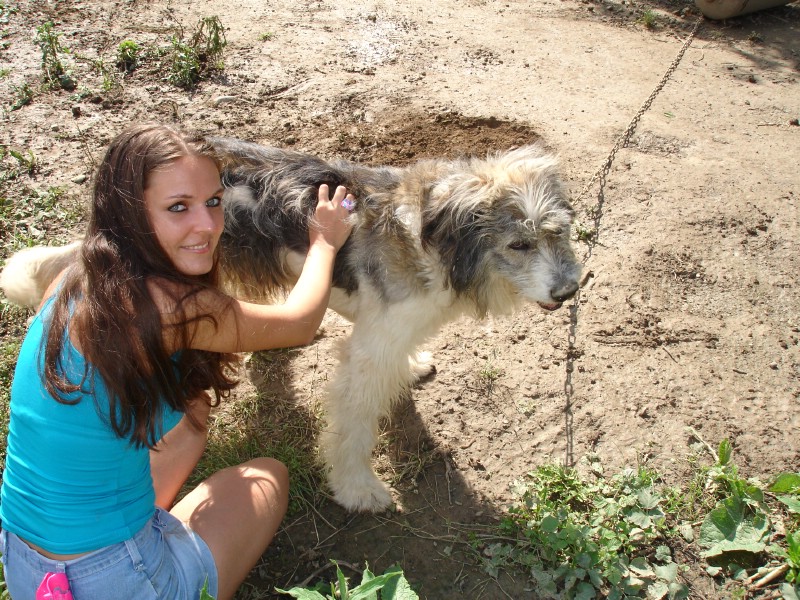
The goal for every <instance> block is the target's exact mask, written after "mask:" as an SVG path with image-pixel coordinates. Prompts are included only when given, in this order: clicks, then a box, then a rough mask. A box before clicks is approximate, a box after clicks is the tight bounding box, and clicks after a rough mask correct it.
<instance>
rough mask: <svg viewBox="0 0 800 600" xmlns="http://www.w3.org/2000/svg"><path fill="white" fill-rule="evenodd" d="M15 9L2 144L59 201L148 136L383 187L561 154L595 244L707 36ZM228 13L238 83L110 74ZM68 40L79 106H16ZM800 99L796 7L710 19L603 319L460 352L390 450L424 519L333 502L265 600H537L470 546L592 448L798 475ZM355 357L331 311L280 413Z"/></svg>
mask: <svg viewBox="0 0 800 600" xmlns="http://www.w3.org/2000/svg"><path fill="white" fill-rule="evenodd" d="M2 6H4V7H5V9H6V11H5V13H4V14H3V17H4V18H3V22H2V23H0V29H1V30H2V32H3V34H2V37H0V45H1V46H2V49H0V68H1V69H4V70H7V71H6V72H5V73H4V76H3V77H2V78H0V98H4V99H5V100H3V103H4V110H3V113H2V121H3V126H2V131H1V132H0V144H2V145H3V146H5V147H7V148H11V149H16V150H19V151H21V152H23V153H26V152H27V151H28V150H30V151H31V152H32V153H33V154H34V155H35V156H36V157H37V159H38V161H39V172H38V173H37V174H36V175H35V179H34V181H33V183H32V185H33V187H37V188H42V189H46V188H48V187H50V186H63V187H64V189H66V190H67V193H68V194H69V195H71V196H72V197H80V196H85V195H86V194H87V193H88V189H89V188H88V186H89V183H88V180H87V179H86V178H87V176H90V175H91V171H92V160H97V159H98V158H99V156H100V154H101V152H102V148H103V146H104V145H105V144H106V143H107V142H108V141H109V139H110V138H111V137H112V136H113V135H115V134H116V133H117V132H119V131H120V130H121V129H122V128H124V127H125V126H126V125H128V124H130V123H132V122H135V121H141V120H145V119H158V120H163V121H170V122H171V121H179V122H181V123H184V124H186V125H189V126H192V127H196V128H200V129H203V130H205V131H210V132H215V133H222V134H225V135H232V136H238V137H243V138H249V139H252V140H256V141H260V142H263V143H267V144H274V145H280V146H286V147H292V148H296V149H301V150H306V151H310V152H313V153H317V154H320V155H322V156H325V157H333V156H340V157H344V158H348V159H353V160H360V161H365V162H368V163H373V164H378V163H388V164H397V165H400V164H404V163H407V162H408V161H411V160H414V159H416V158H421V157H426V156H436V155H439V156H455V155H461V154H485V153H486V152H487V151H492V150H500V149H507V148H510V147H513V146H518V145H520V144H524V143H530V142H532V141H537V140H538V141H539V142H541V143H542V144H544V145H545V146H546V147H547V148H549V149H550V150H552V151H553V152H555V153H557V154H558V156H559V157H560V161H561V165H562V172H563V177H564V180H565V182H566V183H567V186H568V188H569V190H570V191H571V194H572V196H573V198H574V199H575V206H576V209H577V210H578V219H579V220H580V221H581V222H582V223H584V224H588V225H591V224H593V223H594V221H593V218H592V216H591V215H592V213H591V211H592V209H593V208H596V207H597V206H598V191H599V190H598V187H597V186H594V187H593V189H592V190H590V191H589V193H587V194H585V195H583V196H582V197H579V195H580V193H581V191H582V190H583V189H584V187H585V186H586V185H587V183H588V182H589V180H590V179H591V176H592V175H593V174H594V173H595V172H596V171H597V169H598V168H599V167H600V166H601V165H602V164H603V162H604V161H605V160H606V158H607V156H608V154H609V151H610V150H611V148H612V147H613V145H614V143H615V141H616V139H617V138H618V136H619V135H620V134H622V132H623V131H624V130H625V128H626V127H627V125H628V123H629V122H630V121H631V119H632V118H633V117H634V115H636V113H637V111H638V110H639V108H640V106H641V105H642V103H643V102H644V100H645V99H646V98H648V96H649V95H650V93H651V92H652V91H653V89H654V88H655V86H656V84H657V83H658V82H659V80H660V79H661V77H662V75H663V73H664V72H665V71H666V69H667V67H668V66H669V65H670V63H671V62H672V61H673V59H674V58H675V56H676V55H677V53H678V50H679V49H680V47H681V45H682V43H683V41H684V40H685V38H686V36H687V35H688V33H689V31H690V30H691V28H692V25H693V24H694V22H695V21H696V19H697V17H698V12H697V10H696V9H695V8H694V7H693V5H692V4H690V3H686V2H682V1H677V0H676V1H667V0H653V1H652V2H649V3H640V2H638V0H637V1H627V0H613V1H608V2H606V1H595V0H581V1H576V0H543V1H541V2H528V1H525V0H500V1H495V0H434V1H424V0H408V1H407V2H403V3H394V2H385V1H382V0H366V1H364V2H359V3H352V2H347V1H345V0H319V1H317V0H303V1H299V2H278V1H276V0H259V1H257V2H256V1H252V0H242V1H241V2H236V3H231V2H222V1H220V0H200V1H198V0H194V1H191V2H189V1H186V0H175V1H173V2H158V1H155V0H153V1H145V0H128V1H116V2H109V1H100V0H97V1H91V2H90V1H83V2H81V1H77V0H62V1H58V2H55V1H53V2H45V1H36V0H30V1H27V2H26V1H19V2H14V1H13V0H12V1H6V2H4V3H3V5H2ZM9 8H13V9H15V10H14V11H9V10H8V9H9ZM647 9H649V10H651V11H652V13H650V14H652V15H655V16H656V22H655V27H654V28H648V27H645V24H644V21H643V18H642V17H643V13H644V11H645V10H647ZM208 16H217V17H219V19H220V21H221V22H222V23H223V24H224V26H225V27H226V30H225V34H226V37H227V42H228V46H227V48H226V49H225V56H224V59H225V68H224V71H223V72H222V73H221V74H219V75H217V76H215V77H213V78H212V79H211V80H208V81H205V82H203V83H201V84H200V85H199V86H198V88H197V89H195V90H194V91H190V92H187V91H183V90H180V89H178V88H176V87H175V86H173V85H170V84H169V83H168V82H166V81H165V80H164V75H165V73H164V71H163V69H159V68H158V66H157V64H156V63H155V62H154V61H155V59H153V61H151V62H150V64H149V65H148V64H146V63H143V65H142V67H141V68H140V69H137V70H136V71H133V72H132V73H131V74H129V75H128V76H126V77H125V78H124V79H123V80H121V87H119V86H116V87H114V88H113V89H110V90H107V91H103V90H102V76H101V73H100V71H98V69H96V68H94V69H93V68H92V64H93V63H92V61H96V60H97V59H103V60H104V61H105V63H106V64H107V65H113V61H114V59H113V57H114V54H115V51H116V48H117V46H118V44H119V43H120V42H121V41H122V40H124V39H126V38H130V39H134V40H136V41H137V42H138V43H139V44H140V45H147V44H151V45H162V46H165V45H168V44H169V37H170V35H172V34H173V33H174V32H175V27H176V25H178V24H179V25H181V26H183V28H184V29H185V30H188V29H190V28H191V27H192V26H194V24H195V23H196V22H197V20H198V19H199V18H201V17H208ZM46 20H52V21H53V23H54V25H55V29H56V30H58V31H59V32H62V33H63V34H64V35H63V36H62V38H61V42H62V44H63V45H64V46H66V47H69V48H71V49H72V53H73V54H72V56H71V57H70V58H69V59H68V60H69V62H70V64H71V65H73V68H74V70H75V74H76V79H77V83H78V88H77V89H76V90H74V91H72V92H65V91H56V92H47V93H44V94H37V95H36V96H35V97H34V99H33V101H32V102H31V103H30V104H29V105H26V106H23V107H22V108H20V109H18V110H11V109H10V105H11V100H9V99H11V98H13V97H14V96H15V95H16V94H17V93H18V90H19V88H20V86H22V85H23V84H24V83H28V84H30V85H31V87H36V86H38V85H39V83H38V82H39V81H40V78H41V54H40V51H39V49H38V48H37V47H36V45H35V44H34V42H33V38H34V35H35V29H36V27H37V26H39V25H41V24H42V23H43V22H45V21H46ZM95 64H96V63H95ZM799 78H800V5H798V4H797V3H795V4H790V5H787V6H785V7H781V8H777V9H774V10H770V11H765V12H761V13H756V14H753V15H751V16H747V17H743V18H740V19H734V20H730V21H727V22H711V21H705V22H704V23H703V24H702V25H701V27H700V29H699V31H698V33H697V36H696V38H695V40H694V41H693V43H692V45H691V47H690V48H689V50H688V51H687V52H686V54H685V56H684V58H683V61H682V62H681V64H680V65H679V67H678V68H677V70H676V71H675V73H674V74H673V75H672V77H671V78H670V79H669V81H668V82H667V84H666V86H665V87H664V89H663V91H662V92H661V93H660V95H658V97H657V98H656V99H655V101H654V102H653V104H652V106H651V107H650V109H649V110H648V111H647V112H646V113H645V114H644V115H643V116H642V118H641V121H640V122H639V125H638V128H637V129H636V131H635V133H634V135H633V137H632V139H631V143H630V144H629V146H628V147H627V148H624V149H622V150H620V151H619V152H618V153H617V155H616V157H615V160H614V162H613V166H612V168H611V171H610V173H609V174H608V177H607V183H606V186H605V188H604V190H603V191H604V196H603V203H602V206H601V207H600V208H601V209H602V211H601V213H600V219H599V222H598V223H599V244H598V245H596V246H595V247H594V248H593V250H592V253H591V256H590V257H589V259H588V261H587V265H586V268H587V271H590V272H591V276H590V277H589V278H588V281H587V284H586V286H585V288H584V289H583V291H582V293H581V295H580V301H579V303H578V304H577V305H576V306H573V307H572V308H570V307H568V306H565V307H564V308H563V309H562V310H561V311H560V312H558V313H555V314H544V313H542V312H541V311H540V310H539V309H538V308H536V307H530V308H529V309H527V310H524V311H523V312H521V313H519V314H517V315H515V316H513V317H508V318H499V319H495V320H491V321H488V322H482V323H477V322H472V321H466V320H465V321H461V322H457V323H454V324H452V325H450V326H448V327H446V328H445V329H444V330H442V331H441V332H440V333H439V335H437V336H436V337H435V338H434V339H433V340H432V341H431V342H430V344H429V345H428V348H427V349H429V350H431V351H433V353H434V355H435V360H436V368H437V372H436V374H435V375H434V376H432V377H431V378H429V379H428V380H426V381H424V382H423V383H422V384H421V385H419V386H418V388H417V389H415V390H414V392H413V394H412V398H410V399H409V402H408V403H407V404H404V405H403V406H401V407H399V408H398V414H397V415H395V418H394V420H393V422H392V424H391V426H390V428H389V433H388V435H387V438H388V440H389V441H388V442H387V444H386V445H385V447H384V448H383V450H382V453H383V455H384V459H385V460H384V461H383V462H384V463H388V464H390V465H391V466H390V467H387V468H386V469H384V474H385V476H386V477H387V479H390V478H392V480H393V481H395V486H394V489H395V491H396V500H397V502H398V503H399V505H400V506H401V507H402V508H401V510H398V511H395V512H391V513H386V514H383V515H348V514H347V513H345V512H344V511H343V510H341V509H340V508H338V507H337V506H336V505H334V504H333V503H332V502H324V503H322V505H321V506H319V507H317V508H316V509H314V510H313V511H309V512H306V513H305V514H303V515H300V516H295V517H294V518H292V519H290V520H288V521H287V522H286V526H285V528H284V530H283V531H282V532H281V533H280V535H279V537H278V538H277V540H276V542H275V544H274V545H273V546H272V547H271V549H270V550H269V551H268V553H267V555H265V560H264V563H263V565H261V566H260V567H259V568H258V569H257V570H256V571H255V572H254V574H253V577H252V579H251V581H250V587H248V588H247V589H243V591H242V593H241V594H240V595H241V597H242V598H244V597H248V598H249V597H266V596H265V595H257V594H266V593H267V591H268V590H270V589H272V587H273V586H275V585H278V586H280V587H288V586H291V585H293V584H294V583H295V582H297V581H301V580H304V579H305V578H306V577H307V576H309V575H310V574H312V573H314V572H315V571H317V570H318V569H320V568H323V567H325V565H326V559H328V558H335V559H338V560H341V561H345V562H348V563H351V564H359V565H363V561H364V560H365V559H366V560H369V562H370V566H371V567H372V569H373V570H374V571H376V572H383V570H384V569H385V568H386V567H388V566H389V565H391V564H400V565H401V566H402V567H403V568H404V570H405V573H406V576H407V577H408V579H409V580H410V581H411V582H412V584H413V585H414V586H415V588H416V589H418V591H419V593H420V596H421V597H423V598H430V599H437V598H445V597H448V598H449V597H460V598H487V599H493V598H508V597H511V598H521V597H531V591H530V587H529V586H528V584H527V582H525V581H524V580H521V579H514V578H511V577H509V576H507V575H503V576H501V577H500V579H499V580H497V581H494V580H491V579H490V578H489V577H488V576H487V575H486V574H485V573H484V572H483V570H482V569H481V568H480V566H479V565H475V564H474V561H473V560H472V559H471V558H470V556H469V554H468V553H467V552H466V551H465V550H463V549H462V547H461V546H460V545H459V544H458V543H451V542H448V541H446V540H452V539H453V538H452V536H454V535H456V534H457V533H458V532H459V531H460V529H459V527H460V526H461V525H462V524H464V525H469V524H476V523H492V522H493V519H494V518H495V517H496V515H497V514H498V513H499V512H500V511H501V510H502V508H503V507H504V506H506V505H507V504H508V502H509V500H510V496H509V492H508V486H509V484H510V483H511V482H512V481H513V480H514V479H515V478H517V477H520V476H522V475H524V473H525V472H526V471H527V470H529V469H530V468H532V467H535V466H536V465H540V464H543V463H547V462H563V463H567V464H575V463H577V462H578V461H579V459H580V458H581V457H582V456H584V455H585V454H586V453H587V452H590V451H591V452H596V453H598V454H599V456H600V457H601V459H602V460H603V462H604V463H605V464H606V465H607V466H608V467H609V468H610V469H614V468H619V467H622V466H624V465H635V464H637V462H639V463H640V462H642V461H645V460H647V461H649V463H650V464H652V465H653V466H654V467H655V468H657V469H658V470H660V471H661V472H663V473H665V476H666V477H668V478H670V477H671V478H673V479H674V480H675V481H679V480H680V477H681V476H682V475H684V474H685V473H686V472H687V469H688V463H687V461H686V457H687V456H688V455H689V454H690V452H691V448H690V443H691V442H692V441H693V440H692V437H691V434H690V433H689V428H692V429H693V430H694V431H696V432H697V433H698V434H699V436H701V437H702V438H703V439H704V440H705V441H707V442H708V443H710V444H711V445H714V446H715V445H716V444H717V443H718V442H719V441H720V440H722V439H724V438H727V439H729V440H730V441H731V442H732V444H733V446H734V448H735V454H734V459H735V461H736V463H737V464H738V465H739V467H740V470H741V472H742V473H743V474H745V475H747V476H754V477H761V478H763V479H768V478H769V476H770V475H771V474H776V473H778V472H781V471H788V470H797V469H798V465H800V417H798V414H799V412H800V411H798V403H799V402H800V400H799V399H798V395H799V393H800V387H799V386H798V377H800V314H799V309H800V287H798V286H799V285H800V284H799V282H798V277H797V273H798V269H799V268H800V248H799V247H798V243H797V240H798V237H800V230H798V216H800V213H798V203H800V172H799V171H798V156H800V126H798V118H799V117H800V83H798V79H799ZM594 214H595V215H596V214H597V213H596V211H595V213H594ZM7 233H8V232H4V235H6V234H7ZM578 250H579V252H581V253H584V252H586V250H587V247H586V246H585V245H580V246H579V248H578ZM346 334H347V325H346V323H345V322H344V321H342V320H341V319H339V318H338V317H336V316H335V315H330V316H329V317H328V318H327V319H326V323H325V332H324V335H322V336H321V337H320V339H319V340H318V341H317V342H316V343H315V344H314V345H312V346H310V347H308V348H306V349H304V350H302V351H301V352H296V353H292V354H291V357H290V358H287V360H286V362H285V364H283V365H282V366H281V369H282V374H283V376H282V377H281V378H280V382H279V384H275V382H274V381H273V382H272V383H271V384H270V385H269V386H268V387H269V390H270V391H271V392H272V393H273V396H274V398H275V402H281V403H292V404H293V405H296V406H297V407H299V408H300V409H302V408H303V407H305V408H309V407H312V409H313V406H314V405H315V403H316V402H318V400H319V398H320V395H321V394H322V393H323V389H324V385H323V384H324V381H325V379H326V376H327V374H328V373H330V372H331V369H332V368H333V364H334V362H333V345H334V343H335V342H336V340H337V339H339V338H341V337H343V336H345V335H346ZM329 575H331V571H330V570H328V571H326V572H324V573H323V577H327V576H329ZM687 577H690V580H689V583H690V587H691V589H692V596H693V597H697V598H715V597H723V596H724V595H725V594H724V592H721V591H719V589H718V588H717V587H716V586H715V583H714V581H713V580H712V579H710V578H708V577H705V576H703V575H702V572H700V571H698V572H695V573H693V574H691V575H690V576H687Z"/></svg>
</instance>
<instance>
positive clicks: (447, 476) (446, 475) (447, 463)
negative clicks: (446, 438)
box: [444, 454, 453, 506]
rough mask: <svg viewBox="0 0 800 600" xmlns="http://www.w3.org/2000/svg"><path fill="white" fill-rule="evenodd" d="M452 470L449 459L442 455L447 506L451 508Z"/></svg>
mask: <svg viewBox="0 0 800 600" xmlns="http://www.w3.org/2000/svg"><path fill="white" fill-rule="evenodd" d="M452 470H453V467H452V466H451V465H450V457H449V456H448V455H447V454H445V455H444V478H445V481H447V504H448V505H450V506H453V492H452V490H451V489H450V472H451V471H452Z"/></svg>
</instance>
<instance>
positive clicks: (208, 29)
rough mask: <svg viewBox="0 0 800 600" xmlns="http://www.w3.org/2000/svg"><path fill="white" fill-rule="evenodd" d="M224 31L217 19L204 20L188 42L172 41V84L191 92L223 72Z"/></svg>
mask: <svg viewBox="0 0 800 600" xmlns="http://www.w3.org/2000/svg"><path fill="white" fill-rule="evenodd" d="M226 45H227V41H226V40H225V29H224V27H223V26H222V23H221V22H220V20H219V18H218V17H206V18H203V19H201V20H200V21H199V22H198V23H197V26H196V27H195V31H194V33H193V34H192V35H191V37H190V39H189V41H188V42H186V41H184V40H183V39H182V36H180V37H179V36H174V37H173V38H172V49H171V55H172V57H171V71H170V75H169V81H170V83H172V84H174V85H177V86H178V87H182V88H187V89H188V88H192V87H194V86H195V85H196V84H197V83H198V82H199V81H200V80H201V79H203V78H205V77H206V76H208V74H209V73H211V72H213V71H220V70H222V69H223V68H224V62H223V60H222V54H223V50H224V49H225V46H226Z"/></svg>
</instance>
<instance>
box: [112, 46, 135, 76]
mask: <svg viewBox="0 0 800 600" xmlns="http://www.w3.org/2000/svg"><path fill="white" fill-rule="evenodd" d="M140 51H141V50H140V48H139V44H137V43H136V42H134V41H133V40H124V41H122V42H120V44H119V46H117V62H116V65H117V68H118V69H120V70H121V71H125V72H126V73H130V72H131V71H133V70H134V69H136V67H138V66H139V53H140Z"/></svg>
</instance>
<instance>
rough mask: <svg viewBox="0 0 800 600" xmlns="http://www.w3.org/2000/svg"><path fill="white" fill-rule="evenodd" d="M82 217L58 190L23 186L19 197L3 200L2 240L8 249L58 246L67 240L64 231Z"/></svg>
mask: <svg viewBox="0 0 800 600" xmlns="http://www.w3.org/2000/svg"><path fill="white" fill-rule="evenodd" d="M82 218H83V212H82V208H81V207H80V205H78V204H76V203H75V202H72V201H69V200H68V199H67V198H66V195H65V192H64V190H63V189H62V188H59V187H49V188H46V189H33V188H29V187H27V186H22V189H21V195H20V196H19V197H17V198H8V197H4V198H0V237H2V239H3V243H4V246H5V250H6V251H7V252H12V251H15V250H18V249H20V248H25V247H28V246H33V245H36V244H44V243H45V241H48V242H55V243H58V240H60V239H61V240H63V239H64V233H63V232H64V228H65V227H70V226H72V225H75V224H77V223H78V222H79V221H80V220H81V219H82Z"/></svg>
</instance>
